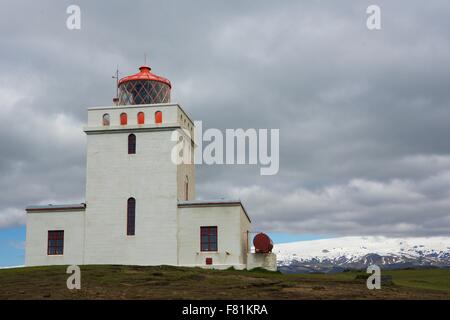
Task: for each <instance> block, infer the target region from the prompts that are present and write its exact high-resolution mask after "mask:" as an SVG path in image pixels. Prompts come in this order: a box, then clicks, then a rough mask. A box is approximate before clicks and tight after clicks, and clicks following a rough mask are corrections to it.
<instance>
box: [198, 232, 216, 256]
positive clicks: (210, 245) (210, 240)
mask: <svg viewBox="0 0 450 320" xmlns="http://www.w3.org/2000/svg"><path fill="white" fill-rule="evenodd" d="M200 251H217V227H200Z"/></svg>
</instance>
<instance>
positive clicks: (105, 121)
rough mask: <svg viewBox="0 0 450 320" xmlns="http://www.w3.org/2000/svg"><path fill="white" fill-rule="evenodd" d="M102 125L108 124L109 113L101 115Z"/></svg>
mask: <svg viewBox="0 0 450 320" xmlns="http://www.w3.org/2000/svg"><path fill="white" fill-rule="evenodd" d="M103 125H104V126H109V114H108V113H105V114H104V115H103Z"/></svg>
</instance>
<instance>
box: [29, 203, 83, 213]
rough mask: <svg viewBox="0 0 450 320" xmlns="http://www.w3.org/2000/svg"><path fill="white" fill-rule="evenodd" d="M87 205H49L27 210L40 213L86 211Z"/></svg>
mask: <svg viewBox="0 0 450 320" xmlns="http://www.w3.org/2000/svg"><path fill="white" fill-rule="evenodd" d="M85 209H86V204H85V203H75V204H47V205H32V206H28V207H26V208H25V210H26V211H27V212H40V211H44V212H47V211H74V210H85Z"/></svg>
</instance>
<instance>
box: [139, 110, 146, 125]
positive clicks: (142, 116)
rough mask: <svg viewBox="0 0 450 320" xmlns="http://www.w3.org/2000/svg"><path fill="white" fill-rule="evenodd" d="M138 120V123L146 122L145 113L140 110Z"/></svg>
mask: <svg viewBox="0 0 450 320" xmlns="http://www.w3.org/2000/svg"><path fill="white" fill-rule="evenodd" d="M137 121H138V124H144V122H145V115H144V113H143V112H139V113H138V115H137Z"/></svg>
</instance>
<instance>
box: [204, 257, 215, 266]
mask: <svg viewBox="0 0 450 320" xmlns="http://www.w3.org/2000/svg"><path fill="white" fill-rule="evenodd" d="M205 262H206V264H207V265H211V264H213V260H212V258H206V261H205Z"/></svg>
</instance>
